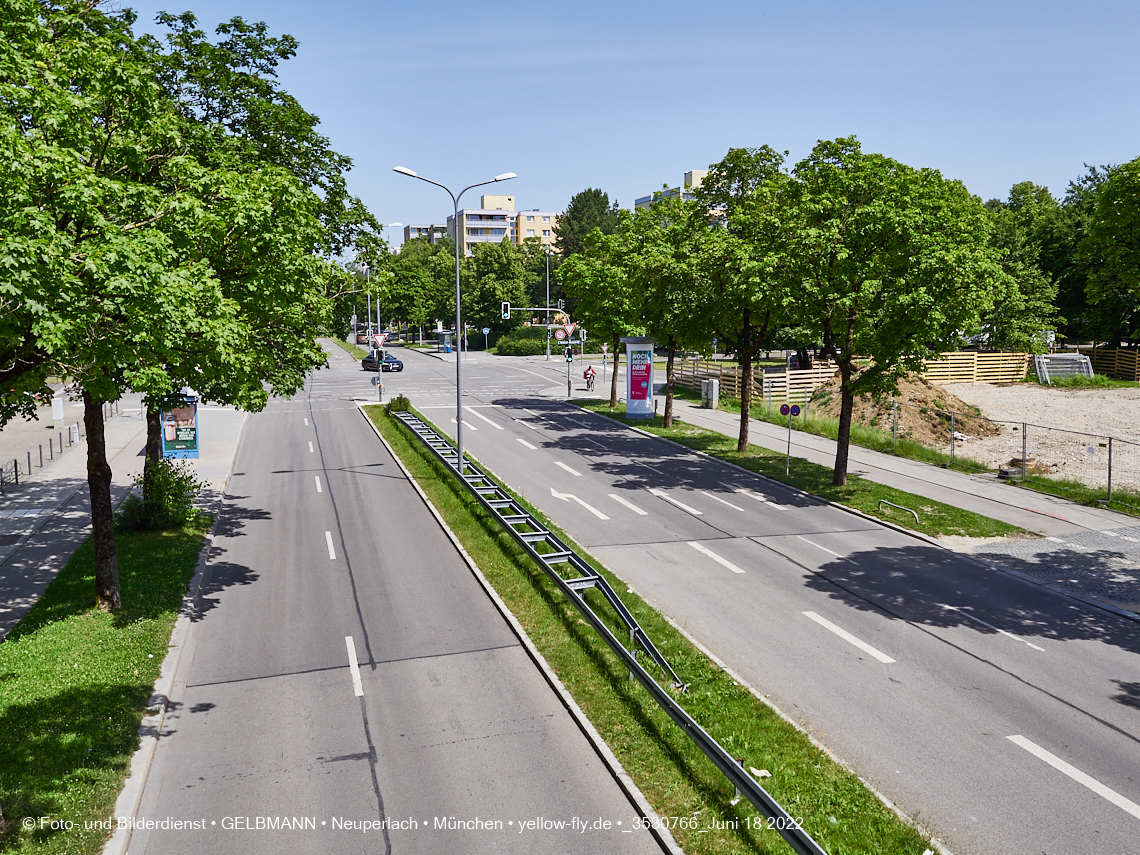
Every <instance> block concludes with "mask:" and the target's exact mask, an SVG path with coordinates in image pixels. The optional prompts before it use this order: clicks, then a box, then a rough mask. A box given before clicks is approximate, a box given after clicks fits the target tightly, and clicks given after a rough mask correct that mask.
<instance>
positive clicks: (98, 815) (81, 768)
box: [0, 518, 209, 855]
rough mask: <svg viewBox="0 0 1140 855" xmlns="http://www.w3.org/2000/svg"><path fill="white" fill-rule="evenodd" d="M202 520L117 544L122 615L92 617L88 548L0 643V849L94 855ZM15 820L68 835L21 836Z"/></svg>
mask: <svg viewBox="0 0 1140 855" xmlns="http://www.w3.org/2000/svg"><path fill="white" fill-rule="evenodd" d="M208 527H209V519H208V518H202V519H201V520H200V522H199V523H197V524H196V525H194V526H192V527H188V528H185V529H180V530H176V531H168V532H158V533H135V534H117V535H116V537H115V540H116V543H117V545H118V550H119V574H120V577H119V581H120V586H121V589H122V597H123V609H122V611H121V612H119V613H118V614H114V615H111V614H107V613H105V612H99V611H96V610H95V609H94V604H95V582H94V560H93V553H92V547H91V541H90V539H88V541H87V542H86V543H85V544H84V545H83V546H82V547H80V549H79V550H78V551H77V552H76V553H75V555H74V556H73V557H72V559H71V560H70V561H69V562H68V563H67V565H66V566H65V567H64V568H63V570H61V571H60V573H59V576H57V577H56V579H55V581H53V582H52V583H51V585H50V586H49V587H48V589H47V590H46V591H45V592H44V594H43V596H42V597H41V598H40V600H39V601H38V602H37V603H36V604H35V606H33V607H32V610H31V611H30V612H28V614H27V615H26V616H25V617H24V619H23V620H22V621H20V623H19V624H18V625H17V626H16V627H15V628H13V630H12V631H11V632H10V633H9V634H8V636H7V637H6V638H5V639H4V641H3V642H2V643H0V687H2V691H0V734H3V736H2V737H0V803H2V804H3V807H4V814H5V818H6V819H7V820H8V821H9V827H8V831H7V833H6V834H5V835H4V837H3V838H2V839H0V851H4V852H19V853H21V855H24V853H27V855H33V853H34V855H49V853H52V855H54V853H75V852H98V851H99V850H100V849H101V848H102V846H103V843H104V842H105V840H106V839H107V838H108V837H109V836H110V832H109V831H108V830H106V829H102V828H97V827H92V828H85V823H94V822H96V821H100V820H103V821H105V820H106V819H107V818H108V817H110V816H111V814H112V813H113V811H114V807H115V800H116V799H117V798H118V795H119V791H120V790H121V789H122V786H123V781H124V780H125V779H126V776H127V772H128V771H129V767H130V762H131V756H132V755H133V754H134V752H135V749H136V747H137V746H138V743H139V739H138V728H139V723H140V721H141V720H142V716H143V714H144V713H145V712H146V703H147V700H148V699H149V698H150V694H151V690H152V688H153V686H154V681H155V680H156V679H157V677H158V673H159V668H160V666H161V665H162V660H163V658H164V657H165V656H166V651H167V645H168V643H169V640H170V633H171V630H172V628H173V626H174V621H175V619H176V618H177V617H178V609H179V606H180V604H181V602H182V597H183V595H184V594H185V593H186V588H187V586H188V585H189V583H190V579H191V577H192V576H193V574H194V567H195V564H196V563H197V560H198V553H199V552H200V551H201V549H202V543H203V537H204V535H205V532H206V529H207V528H208ZM25 817H33V818H39V817H49V818H51V819H53V820H69V821H71V822H72V823H74V826H73V827H72V828H71V829H70V830H51V829H47V828H45V829H39V828H37V829H35V830H26V829H24V828H23V827H22V822H21V821H22V820H23V819H24V818H25Z"/></svg>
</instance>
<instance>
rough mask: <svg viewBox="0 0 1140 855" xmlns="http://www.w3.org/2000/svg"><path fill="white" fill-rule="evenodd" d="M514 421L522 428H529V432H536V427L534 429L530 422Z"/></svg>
mask: <svg viewBox="0 0 1140 855" xmlns="http://www.w3.org/2000/svg"><path fill="white" fill-rule="evenodd" d="M515 421H516V422H518V423H519V424H520V425H522V426H523V427H528V428H530V429H531V430H538V428H536V427H535V426H534V425H532V424H531V423H530V422H524V421H523V420H522V419H515Z"/></svg>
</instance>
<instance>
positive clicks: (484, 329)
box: [483, 327, 491, 335]
mask: <svg viewBox="0 0 1140 855" xmlns="http://www.w3.org/2000/svg"><path fill="white" fill-rule="evenodd" d="M490 331H491V328H490V327H483V335H487V334H488V333H489V332H490Z"/></svg>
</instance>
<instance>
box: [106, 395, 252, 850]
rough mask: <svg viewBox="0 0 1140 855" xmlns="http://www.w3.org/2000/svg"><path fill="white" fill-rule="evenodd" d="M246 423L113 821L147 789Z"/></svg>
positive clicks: (119, 840) (125, 839) (124, 835)
mask: <svg viewBox="0 0 1140 855" xmlns="http://www.w3.org/2000/svg"><path fill="white" fill-rule="evenodd" d="M248 422H249V413H246V414H245V418H243V419H242V421H241V425H240V426H239V427H238V435H237V439H236V440H235V441H234V450H233V452H232V453H231V454H230V462H229V466H228V467H227V470H226V477H225V481H224V482H223V486H222V489H221V491H220V492H219V493H218V495H217V496H216V497H215V498H214V500H213V502H212V503H211V504H212V505H213V511H214V522H213V523H212V524H211V525H210V529H209V531H207V532H206V537H205V541H204V542H203V544H202V550H201V551H200V552H199V553H198V563H197V564H196V565H195V566H194V577H193V578H192V579H191V580H190V587H189V588H188V589H187V591H186V595H185V596H184V597H183V598H182V605H181V607H180V608H179V610H178V619H177V620H176V621H175V622H174V629H173V630H172V631H171V633H170V641H169V643H168V648H167V652H166V658H165V659H163V660H162V666H161V668H160V670H159V675H158V679H157V680H155V683H154V688H153V690H152V692H151V696H150V698H149V699H148V700H147V710H148V711H149V710H152V709H153V710H156V712H154V713H150V712H148V714H147V715H145V716H143V719H142V722H140V724H139V730H138V733H139V739H140V744H139V747H138V749H136V751H135V753H134V756H132V757H131V769H130V774H129V775H128V777H127V780H126V781H125V782H124V784H123V789H122V790H121V791H120V793H119V798H118V800H117V801H116V802H115V817H116V818H118V817H120V816H123V817H131V818H134V817H135V816H136V815H137V812H138V809H139V806H140V805H141V804H142V797H143V791H144V790H145V789H146V784H147V780H148V778H149V776H150V769H151V764H152V763H153V762H154V755H155V752H156V751H157V749H158V741H159V738H160V736H161V734H162V728H163V725H164V724H165V722H166V715H167V713H168V712H170V710H171V708H172V703H171V700H170V696H171V695H172V694H173V690H174V685H175V682H176V681H177V678H178V669H179V667H180V666H181V664H182V654H183V652H184V651H185V650H186V648H187V647H189V646H190V640H191V639H190V631H191V629H192V625H193V623H192V622H193V616H194V614H195V613H196V612H197V610H198V598H199V595H200V593H201V590H202V582H203V580H204V579H205V575H206V567H207V565H208V564H209V561H210V555H211V554H212V551H213V547H214V536H215V533H216V532H217V528H218V518H219V516H220V511H221V507H222V503H223V501H224V500H225V494H226V488H227V487H228V486H229V483H230V476H231V475H233V470H234V461H235V460H237V449H238V446H239V445H240V444H241V439H242V436H243V435H244V434H245V426H246V424H247V423H248ZM116 825H117V824H116ZM132 832H133V829H132V828H131V827H130V826H128V827H126V828H118V827H116V829H115V832H114V833H113V834H112V835H111V839H110V840H108V841H107V843H106V844H104V846H103V850H102V853H103V855H125V853H126V852H127V849H128V847H129V846H130V843H131V835H132Z"/></svg>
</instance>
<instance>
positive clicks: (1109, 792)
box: [1006, 734, 1140, 819]
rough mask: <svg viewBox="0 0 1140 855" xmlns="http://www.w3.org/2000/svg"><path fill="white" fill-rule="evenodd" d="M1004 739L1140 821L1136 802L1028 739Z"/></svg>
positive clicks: (1013, 737)
mask: <svg viewBox="0 0 1140 855" xmlns="http://www.w3.org/2000/svg"><path fill="white" fill-rule="evenodd" d="M1006 739H1008V740H1009V741H1010V742H1012V743H1013V744H1014V745H1020V746H1021V747H1022V748H1024V749H1025V750H1026V751H1028V752H1029V753H1030V754H1032V755H1033V756H1034V757H1037V758H1039V759H1041V760H1044V761H1045V762H1046V763H1048V764H1049V765H1050V766H1052V767H1053V768H1054V769H1056V770H1057V771H1058V772H1063V773H1064V774H1066V775H1068V776H1069V777H1070V778H1072V779H1073V780H1074V781H1076V782H1077V783H1078V784H1083V785H1084V786H1086V787H1088V788H1089V789H1090V790H1092V791H1093V792H1094V793H1096V794H1097V795H1098V796H1100V797H1101V798H1104V799H1108V800H1109V801H1110V802H1112V803H1113V804H1114V805H1116V806H1117V807H1118V808H1120V809H1121V810H1123V811H1126V812H1127V813H1130V814H1132V815H1133V816H1134V817H1136V818H1137V819H1140V805H1138V804H1136V802H1133V801H1129V800H1128V799H1126V798H1124V796H1122V795H1120V793H1118V792H1116V790H1113V789H1110V788H1109V787H1106V786H1105V785H1104V784H1102V783H1101V782H1100V781H1098V780H1097V779H1096V778H1092V777H1090V776H1088V775H1086V774H1085V773H1084V772H1082V771H1081V770H1080V769H1078V768H1076V767H1075V766H1070V765H1069V764H1068V763H1066V762H1065V761H1064V760H1062V759H1061V758H1060V757H1058V756H1057V755H1055V754H1050V753H1049V752H1048V751H1046V750H1045V749H1044V748H1042V747H1041V746H1040V745H1037V744H1036V743H1033V742H1030V741H1029V740H1028V739H1026V738H1025V737H1024V736H1021V735H1020V734H1019V735H1016V736H1007V737H1006Z"/></svg>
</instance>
